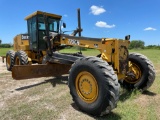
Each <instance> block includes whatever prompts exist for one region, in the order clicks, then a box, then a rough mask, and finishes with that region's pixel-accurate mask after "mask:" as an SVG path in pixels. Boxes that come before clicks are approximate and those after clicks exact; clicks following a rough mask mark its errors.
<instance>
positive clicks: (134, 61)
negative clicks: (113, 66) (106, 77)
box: [123, 53, 155, 91]
mask: <svg viewBox="0 0 160 120" xmlns="http://www.w3.org/2000/svg"><path fill="white" fill-rule="evenodd" d="M129 61H130V68H129V69H130V71H129V73H130V75H133V74H134V75H135V76H136V78H135V77H132V78H131V76H128V77H127V78H126V79H125V80H124V82H123V84H124V86H125V87H126V88H129V89H135V88H137V89H140V90H141V91H145V90H147V89H148V88H149V87H150V86H151V85H152V84H153V82H154V80H155V69H154V66H153V63H152V62H151V61H150V60H149V59H148V58H147V57H146V56H144V55H142V54H139V53H131V54H130V55H129Z"/></svg>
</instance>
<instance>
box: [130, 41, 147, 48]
mask: <svg viewBox="0 0 160 120" xmlns="http://www.w3.org/2000/svg"><path fill="white" fill-rule="evenodd" d="M144 45H145V43H144V41H142V40H132V41H131V43H130V45H129V49H138V48H141V49H144Z"/></svg>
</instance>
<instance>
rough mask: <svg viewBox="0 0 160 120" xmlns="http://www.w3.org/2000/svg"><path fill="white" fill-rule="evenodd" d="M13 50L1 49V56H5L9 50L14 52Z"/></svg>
mask: <svg viewBox="0 0 160 120" xmlns="http://www.w3.org/2000/svg"><path fill="white" fill-rule="evenodd" d="M12 49H13V48H0V56H5V55H6V53H7V51H8V50H12Z"/></svg>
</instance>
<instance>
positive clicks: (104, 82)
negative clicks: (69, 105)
mask: <svg viewBox="0 0 160 120" xmlns="http://www.w3.org/2000/svg"><path fill="white" fill-rule="evenodd" d="M119 87H120V86H119V83H118V79H117V75H116V74H115V73H114V71H113V68H112V67H111V66H110V65H109V64H108V63H107V62H105V61H103V60H102V59H100V58H97V57H83V58H80V59H78V60H77V61H76V62H75V63H74V64H73V65H72V67H71V69H70V74H69V88H70V94H71V95H72V98H73V100H74V101H75V103H76V105H77V106H78V107H79V108H80V109H81V110H82V111H84V112H86V113H88V114H92V115H96V116H99V115H103V114H106V113H109V112H110V111H111V110H112V109H114V108H115V107H116V105H117V101H118V99H119Z"/></svg>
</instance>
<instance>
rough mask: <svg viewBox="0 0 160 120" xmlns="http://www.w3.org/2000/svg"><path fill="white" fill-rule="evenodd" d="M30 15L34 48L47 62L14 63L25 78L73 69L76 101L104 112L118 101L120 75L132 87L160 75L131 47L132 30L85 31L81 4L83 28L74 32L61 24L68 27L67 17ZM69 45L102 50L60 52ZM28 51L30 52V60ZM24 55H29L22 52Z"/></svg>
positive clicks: (83, 107) (17, 74)
mask: <svg viewBox="0 0 160 120" xmlns="http://www.w3.org/2000/svg"><path fill="white" fill-rule="evenodd" d="M26 20H27V23H28V35H29V48H28V49H29V50H30V52H36V53H39V55H40V56H41V57H42V60H41V61H42V62H41V63H42V64H36V65H32V64H30V65H19V64H18V65H14V66H13V68H12V77H13V78H14V79H16V80H22V79H29V78H37V77H47V76H55V77H56V76H59V75H63V74H69V75H68V86H69V89H70V94H71V96H72V98H73V101H74V102H75V103H76V105H77V106H78V107H79V109H80V110H82V111H84V112H86V113H88V114H91V115H94V116H99V115H104V114H107V113H109V112H110V111H111V110H112V109H114V108H115V107H116V106H117V102H118V99H119V92H120V91H119V88H120V84H119V81H121V83H123V85H124V86H125V87H127V88H129V89H135V88H136V89H139V90H142V91H144V90H147V89H148V88H149V87H150V86H151V85H152V83H153V82H154V80H155V69H154V66H153V64H152V62H151V61H150V60H149V59H148V58H147V57H145V56H144V55H142V54H139V53H129V51H128V45H129V43H130V41H129V40H130V36H129V35H127V36H125V39H124V40H122V39H116V38H90V37H82V36H81V31H82V28H81V22H80V10H79V9H78V28H77V29H76V30H74V31H73V33H72V34H70V35H68V34H64V32H63V31H62V30H61V26H63V27H64V28H65V27H66V24H65V23H62V22H61V16H59V15H55V14H51V13H46V12H41V11H37V12H35V13H33V14H31V15H29V16H28V17H26ZM76 34H78V36H76ZM67 46H79V47H84V48H92V49H97V50H99V51H100V54H99V55H97V56H84V55H83V54H82V52H81V51H80V52H78V53H74V54H71V53H60V52H59V50H60V49H63V48H65V47H67ZM21 51H22V50H21ZM43 51H46V52H43ZM27 55H28V56H29V54H27ZM27 55H25V57H27V58H28V60H29V57H28V56H27ZM19 56H22V57H24V56H23V55H22V54H21V55H19ZM25 63H27V59H26V61H25Z"/></svg>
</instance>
